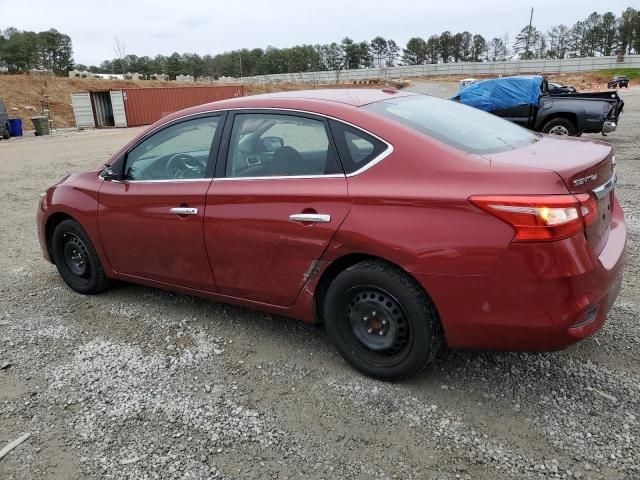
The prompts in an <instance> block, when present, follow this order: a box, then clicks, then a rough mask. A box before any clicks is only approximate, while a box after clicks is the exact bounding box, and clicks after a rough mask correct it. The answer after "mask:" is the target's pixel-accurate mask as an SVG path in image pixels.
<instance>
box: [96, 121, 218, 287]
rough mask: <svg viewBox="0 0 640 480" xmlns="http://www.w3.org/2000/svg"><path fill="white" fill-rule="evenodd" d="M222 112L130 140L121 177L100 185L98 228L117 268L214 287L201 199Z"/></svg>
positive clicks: (142, 275) (188, 284)
mask: <svg viewBox="0 0 640 480" xmlns="http://www.w3.org/2000/svg"><path fill="white" fill-rule="evenodd" d="M223 124H224V116H223V115H204V116H200V117H197V118H190V119H187V120H181V121H176V122H174V123H172V124H171V125H169V126H167V127H165V128H162V129H160V130H158V131H156V132H154V133H152V134H150V135H149V136H147V137H146V138H144V139H143V140H142V141H140V142H139V143H138V144H136V145H134V146H133V147H132V148H131V149H129V151H128V152H127V153H126V155H125V156H123V157H121V158H120V159H119V160H117V161H118V162H122V161H123V162H125V166H124V172H125V176H124V180H122V181H105V182H104V184H103V186H102V187H101V189H100V198H99V201H100V206H99V210H98V226H99V229H100V238H101V240H102V244H103V247H104V249H105V252H106V255H107V258H108V260H109V264H110V265H111V267H112V268H113V269H114V270H115V271H116V272H118V273H121V274H125V275H131V276H134V277H137V278H143V279H149V280H154V281H158V282H163V283H166V284H171V285H178V286H182V287H188V288H194V289H198V290H204V291H215V287H214V280H213V275H212V272H211V268H210V265H209V259H208V256H207V251H206V249H205V245H204V238H203V235H202V232H203V219H204V213H205V196H206V193H207V190H208V189H209V185H210V183H211V176H212V173H213V172H212V166H213V165H212V163H213V159H214V158H215V155H216V154H217V150H218V145H219V138H220V135H221V131H222V128H223Z"/></svg>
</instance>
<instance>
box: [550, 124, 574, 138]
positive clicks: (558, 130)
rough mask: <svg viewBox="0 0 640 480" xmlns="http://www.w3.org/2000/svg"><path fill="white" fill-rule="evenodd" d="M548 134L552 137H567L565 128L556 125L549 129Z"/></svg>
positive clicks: (567, 133) (567, 132)
mask: <svg viewBox="0 0 640 480" xmlns="http://www.w3.org/2000/svg"><path fill="white" fill-rule="evenodd" d="M549 133H550V134H552V135H564V136H567V135H569V130H567V127H563V126H562V125H556V126H555V127H553V128H551V129H550V130H549Z"/></svg>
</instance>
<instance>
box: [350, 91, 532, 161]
mask: <svg viewBox="0 0 640 480" xmlns="http://www.w3.org/2000/svg"><path fill="white" fill-rule="evenodd" d="M362 108H364V109H365V110H369V111H371V112H375V113H378V114H380V115H382V116H384V117H387V118H390V119H392V120H395V121H396V122H399V123H402V124H403V125H406V126H408V127H411V128H413V129H414V130H417V131H418V132H420V133H423V134H425V135H428V136H429V137H432V138H435V139H436V140H439V141H441V142H443V143H446V144H447V145H451V146H452V147H455V148H457V149H459V150H463V151H465V152H470V153H497V152H504V151H506V150H515V149H516V148H520V147H522V146H524V145H529V144H531V143H534V142H536V141H538V139H539V138H540V136H539V135H537V134H535V133H533V132H530V131H529V130H526V129H524V128H522V127H520V126H518V125H515V124H513V123H511V122H508V121H506V120H503V119H502V118H499V117H496V116H495V115H491V114H490V113H486V112H483V111H482V110H478V109H475V108H472V107H468V106H466V105H461V104H459V103H457V102H454V101H451V100H443V99H440V98H435V97H429V96H426V95H412V96H409V97H398V98H392V99H389V100H384V101H382V102H376V103H370V104H368V105H365V106H364V107H362Z"/></svg>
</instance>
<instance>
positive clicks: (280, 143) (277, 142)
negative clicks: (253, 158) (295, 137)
mask: <svg viewBox="0 0 640 480" xmlns="http://www.w3.org/2000/svg"><path fill="white" fill-rule="evenodd" d="M261 140H262V151H263V152H275V151H276V150H278V149H279V148H281V147H284V140H283V139H282V138H280V137H264V138H262V139H261Z"/></svg>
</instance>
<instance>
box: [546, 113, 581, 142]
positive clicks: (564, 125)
mask: <svg viewBox="0 0 640 480" xmlns="http://www.w3.org/2000/svg"><path fill="white" fill-rule="evenodd" d="M542 131H543V132H544V133H548V134H550V135H561V136H565V137H567V136H574V135H575V134H576V127H575V125H574V124H573V122H571V120H567V119H566V118H561V117H558V118H552V119H551V120H549V121H548V122H547V123H546V124H545V125H544V127H542Z"/></svg>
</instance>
